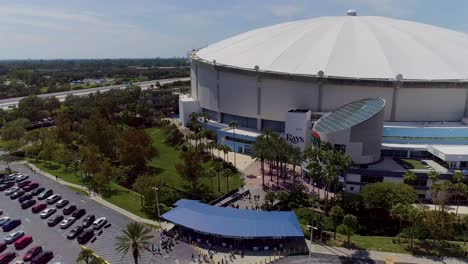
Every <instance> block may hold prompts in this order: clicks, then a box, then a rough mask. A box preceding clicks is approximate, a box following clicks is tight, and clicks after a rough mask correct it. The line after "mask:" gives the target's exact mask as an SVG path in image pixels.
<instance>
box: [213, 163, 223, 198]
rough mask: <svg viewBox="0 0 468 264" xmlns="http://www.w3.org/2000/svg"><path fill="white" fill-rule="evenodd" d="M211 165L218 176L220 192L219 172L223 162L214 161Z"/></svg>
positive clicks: (219, 189)
mask: <svg viewBox="0 0 468 264" xmlns="http://www.w3.org/2000/svg"><path fill="white" fill-rule="evenodd" d="M213 167H214V169H215V171H216V175H217V176H218V192H219V193H221V177H220V173H221V170H222V169H223V168H224V164H223V162H222V161H215V162H214V164H213Z"/></svg>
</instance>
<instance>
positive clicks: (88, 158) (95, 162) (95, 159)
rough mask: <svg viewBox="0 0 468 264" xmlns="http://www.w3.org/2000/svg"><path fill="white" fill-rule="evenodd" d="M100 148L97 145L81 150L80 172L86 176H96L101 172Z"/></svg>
mask: <svg viewBox="0 0 468 264" xmlns="http://www.w3.org/2000/svg"><path fill="white" fill-rule="evenodd" d="M99 156H100V155H99V150H98V147H97V146H95V145H89V146H84V147H81V148H80V160H81V163H80V170H81V171H82V172H84V173H85V175H86V176H88V177H90V176H91V175H94V174H96V173H97V172H98V171H99V165H100V157H99Z"/></svg>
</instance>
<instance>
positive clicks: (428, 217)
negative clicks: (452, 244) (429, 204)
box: [422, 210, 455, 245]
mask: <svg viewBox="0 0 468 264" xmlns="http://www.w3.org/2000/svg"><path fill="white" fill-rule="evenodd" d="M454 223H455V214H451V213H447V212H445V211H436V210H427V211H426V212H425V213H424V217H423V219H422V224H423V225H424V229H425V230H426V231H427V233H428V234H429V237H430V238H432V239H433V240H434V245H435V244H436V242H437V241H442V240H449V239H453V237H454V235H455V228H454Z"/></svg>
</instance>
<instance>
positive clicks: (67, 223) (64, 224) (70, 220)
mask: <svg viewBox="0 0 468 264" xmlns="http://www.w3.org/2000/svg"><path fill="white" fill-rule="evenodd" d="M75 221H76V219H75V217H68V218H66V219H64V220H63V221H62V222H60V228H61V229H66V228H68V227H70V226H71V225H73V223H75Z"/></svg>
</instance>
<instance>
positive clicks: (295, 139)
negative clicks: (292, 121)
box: [286, 134, 304, 145]
mask: <svg viewBox="0 0 468 264" xmlns="http://www.w3.org/2000/svg"><path fill="white" fill-rule="evenodd" d="M286 140H287V141H289V142H291V143H292V144H294V145H296V144H299V143H304V137H299V136H294V135H291V134H286Z"/></svg>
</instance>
